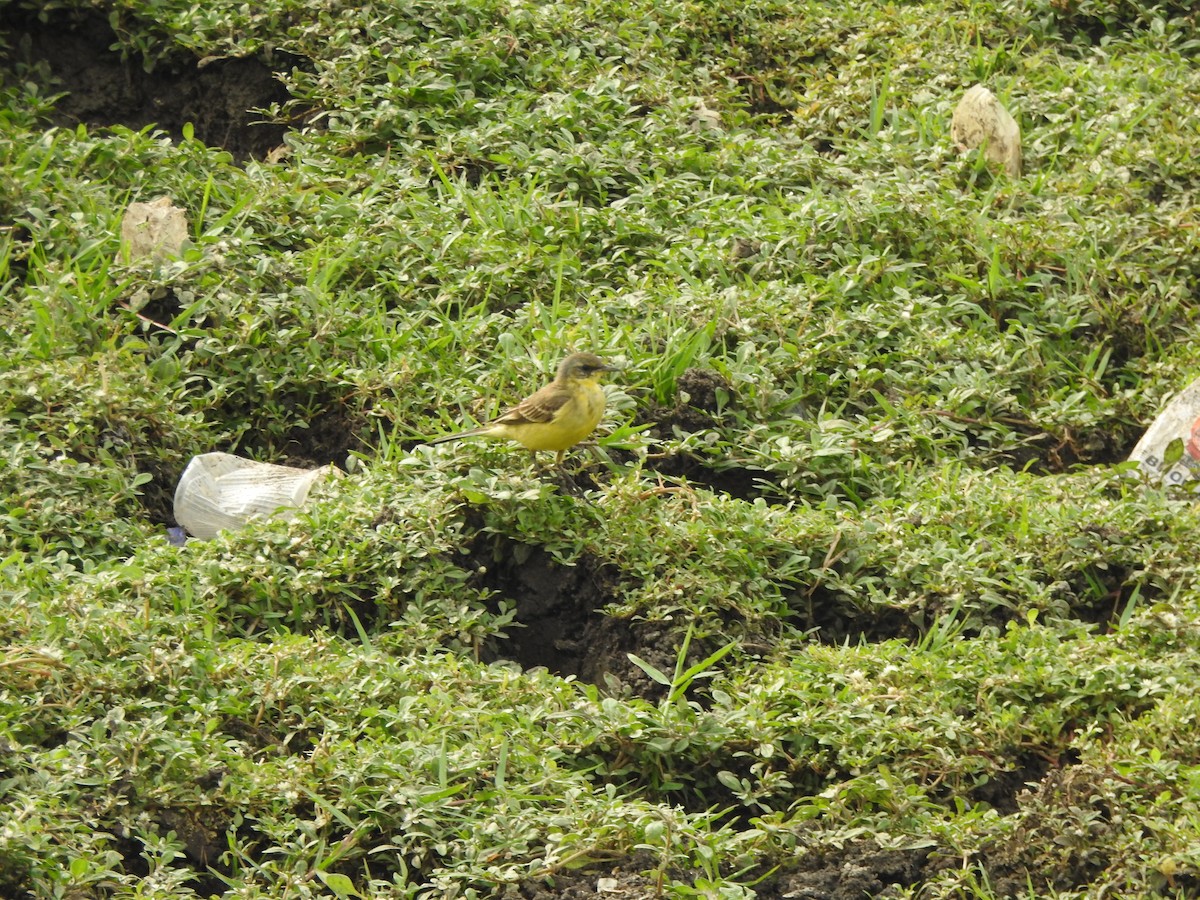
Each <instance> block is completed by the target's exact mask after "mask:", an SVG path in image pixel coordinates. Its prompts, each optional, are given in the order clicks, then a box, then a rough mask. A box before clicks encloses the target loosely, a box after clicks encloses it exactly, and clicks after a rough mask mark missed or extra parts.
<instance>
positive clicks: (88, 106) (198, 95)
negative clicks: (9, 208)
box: [0, 7, 296, 159]
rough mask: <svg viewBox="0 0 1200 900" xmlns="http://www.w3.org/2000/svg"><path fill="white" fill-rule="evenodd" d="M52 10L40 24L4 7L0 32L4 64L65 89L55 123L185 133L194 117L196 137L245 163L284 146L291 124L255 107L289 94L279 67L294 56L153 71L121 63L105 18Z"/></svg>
mask: <svg viewBox="0 0 1200 900" xmlns="http://www.w3.org/2000/svg"><path fill="white" fill-rule="evenodd" d="M46 15H47V20H46V21H45V22H42V21H40V20H39V18H38V16H37V15H36V14H34V13H32V12H30V11H28V10H24V9H21V8H20V7H15V8H14V7H9V8H7V9H5V10H4V15H3V20H2V22H0V38H2V39H3V42H4V43H7V44H8V45H9V48H10V49H9V51H8V52H7V55H6V56H4V57H0V70H9V71H8V72H5V73H4V75H5V76H6V77H11V75H10V73H16V74H17V75H19V77H22V78H24V79H27V80H32V81H35V82H39V83H40V85H41V87H42V89H43V93H45V94H51V95H52V94H56V93H62V92H65V96H63V97H62V98H61V99H59V100H58V101H57V103H56V104H55V109H54V113H53V116H52V118H51V121H50V122H49V124H51V125H58V126H63V127H74V126H75V125H78V124H80V123H83V124H85V125H87V126H88V127H89V128H101V127H105V126H110V125H124V126H127V127H128V128H131V129H134V130H140V129H142V128H145V127H146V126H149V125H154V126H157V127H158V128H161V129H163V130H164V131H166V132H167V133H168V134H170V135H171V136H172V137H173V138H176V139H178V138H179V137H180V136H181V135H182V130H183V126H184V125H185V124H186V123H188V122H190V123H192V125H193V128H194V133H195V137H196V138H197V139H199V140H200V141H202V142H203V143H205V144H207V145H209V146H211V147H222V148H224V149H226V150H228V151H229V152H230V153H232V154H233V155H234V156H235V157H236V158H239V159H244V158H247V157H255V158H262V157H265V156H266V155H267V153H268V152H270V150H272V149H273V148H275V147H277V146H279V144H280V143H281V142H282V139H283V134H284V131H285V128H284V127H283V126H282V125H278V124H273V123H264V122H261V121H260V120H261V119H262V118H263V115H262V113H258V112H254V110H256V109H264V108H266V107H268V106H270V105H271V104H272V103H282V102H284V101H286V100H287V99H288V93H287V91H286V90H285V89H284V87H283V85H282V84H280V82H279V81H278V80H277V78H276V76H275V72H276V71H281V70H285V69H290V68H291V67H292V65H294V64H295V63H296V60H295V59H293V58H290V57H288V58H286V59H285V58H283V55H281V54H276V58H275V59H274V60H273V61H272V62H273V63H274V68H273V67H272V65H269V64H268V63H267V62H265V61H263V60H258V59H250V58H247V59H216V60H211V61H207V62H202V61H201V60H198V59H196V58H194V57H187V56H184V55H182V54H175V55H172V56H170V57H168V58H167V59H166V60H160V61H157V62H156V63H155V64H154V65H153V68H152V71H150V72H147V71H146V67H145V61H144V60H143V59H141V58H138V57H137V56H136V55H134V56H131V57H130V58H128V59H122V54H121V52H120V51H119V50H113V49H112V47H114V46H119V38H118V36H117V34H116V33H115V32H114V31H113V29H112V27H111V26H110V25H109V22H108V18H107V17H106V16H104V15H102V14H100V13H98V12H89V13H84V14H72V13H71V12H69V11H66V10H51V11H49V12H48V13H47V14H46ZM27 67H28V68H27Z"/></svg>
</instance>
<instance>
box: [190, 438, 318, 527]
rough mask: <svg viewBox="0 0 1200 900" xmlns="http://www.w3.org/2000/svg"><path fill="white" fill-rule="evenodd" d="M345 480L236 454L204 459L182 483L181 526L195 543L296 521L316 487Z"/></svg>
mask: <svg viewBox="0 0 1200 900" xmlns="http://www.w3.org/2000/svg"><path fill="white" fill-rule="evenodd" d="M340 474H341V472H339V471H338V470H337V469H336V468H335V467H334V466H332V465H330V466H322V467H321V468H319V469H297V468H293V467H292V466H277V465H273V464H272V463H262V462H255V461H254V460H251V459H242V458H241V457H240V456H234V455H233V454H232V453H202V454H201V455H199V456H195V457H193V458H192V461H191V462H189V463H188V466H187V468H186V469H184V470H183V475H181V476H180V478H179V485H178V487H176V489H175V521H177V522H178V523H179V524H180V525H182V526H183V527H184V528H186V529H187V532H188V534H190V535H191V536H192V537H195V538H200V539H201V540H208V539H209V538H212V537H213V536H214V535H216V533H217V532H218V531H220V530H222V529H237V528H241V527H242V526H243V525H245V524H246V523H247V522H248V521H250V520H251V519H253V518H256V517H257V518H267V519H270V518H274V519H284V520H286V519H290V518H292V517H293V516H295V515H296V513H297V512H299V511H300V509H302V508H303V507H304V504H305V502H306V501H307V500H308V493H309V491H311V490H312V488H313V486H314V485H316V484H318V483H320V482H321V481H323V480H324V479H325V478H327V477H329V476H330V475H334V476H337V475H340Z"/></svg>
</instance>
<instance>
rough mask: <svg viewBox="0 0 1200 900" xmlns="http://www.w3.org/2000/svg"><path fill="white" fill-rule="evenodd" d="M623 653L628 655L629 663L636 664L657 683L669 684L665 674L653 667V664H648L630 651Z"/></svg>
mask: <svg viewBox="0 0 1200 900" xmlns="http://www.w3.org/2000/svg"><path fill="white" fill-rule="evenodd" d="M625 655H626V656H628V657H629V661H630V662H631V663H633V664H634V665H635V666H637V667H638V668H639V669H641V670H642V671H643V672H645V673H646V674H647V675H649V676H650V677H651V678H653V679H654V680H655V681H657V682H658V683H659V684H665V685H666V686H667V687H670V686H671V679H670V678H668V677H667V676H666V675H664V674H663V673H662V672H660V671H659V670H658V669H656V668H654V666H652V665H650V663H648V662H646V661H645V660H644V659H642V658H641V657H640V656H634V655H633V654H632V653H626V654H625Z"/></svg>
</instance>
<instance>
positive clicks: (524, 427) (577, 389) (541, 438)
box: [488, 381, 604, 450]
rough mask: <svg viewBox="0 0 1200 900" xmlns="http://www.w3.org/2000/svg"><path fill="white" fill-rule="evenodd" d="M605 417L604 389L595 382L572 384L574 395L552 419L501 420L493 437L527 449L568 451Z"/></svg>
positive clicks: (490, 432) (491, 429) (493, 431)
mask: <svg viewBox="0 0 1200 900" xmlns="http://www.w3.org/2000/svg"><path fill="white" fill-rule="evenodd" d="M603 416H604V391H603V390H602V389H601V387H600V385H599V384H597V383H596V382H595V381H589V382H584V383H581V384H577V385H572V390H571V398H570V399H569V400H568V401H567V402H566V403H564V404H563V405H562V406H561V407H560V408H559V410H558V412H557V413H556V414H555V416H554V418H553V419H551V420H550V421H549V422H522V423H520V424H519V425H509V424H507V423H502V422H498V423H496V424H495V425H494V426H493V427H492V428H490V429H489V430H488V434H489V435H490V436H492V437H498V438H506V439H508V440H512V441H516V442H517V443H519V444H520V445H521V446H523V447H524V448H525V449H526V450H566V449H568V448H570V447H573V446H575V445H576V444H578V443H579V442H580V441H582V440H583V439H584V438H586V437H587V436H588V435H589V434H591V433H592V432H593V431H595V430H596V426H597V425H599V424H600V419H601V418H603Z"/></svg>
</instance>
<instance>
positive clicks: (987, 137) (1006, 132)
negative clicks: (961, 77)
mask: <svg viewBox="0 0 1200 900" xmlns="http://www.w3.org/2000/svg"><path fill="white" fill-rule="evenodd" d="M950 140H952V141H954V144H955V146H957V147H958V149H959V150H964V151H965V150H974V149H975V148H976V147H983V148H984V151H983V152H984V155H985V156H986V157H987V159H988V160H990V161H991V162H994V163H999V164H1000V165H1002V166H1004V168H1005V170H1006V171H1007V172H1008V174H1009V176H1010V177H1012V178H1016V177H1018V176H1019V175H1020V174H1021V126H1019V125H1018V124H1017V120H1016V119H1014V118H1013V117H1012V116H1011V115H1010V114H1009V112H1008V110H1007V109H1005V108H1004V107H1003V106H1001V105H1000V101H999V100H997V99H996V96H995V94H993V93H992V92H991V91H989V90H988V89H987V88H985V87H984V86H983V85H982V84H977V85H975V86H974V87H973V88H971V89H970V90H968V91H967V92H966V93H965V94H963V98H962V100H960V101H959V102H958V106H957V107H955V109H954V118H953V119H952V120H951V122H950Z"/></svg>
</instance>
